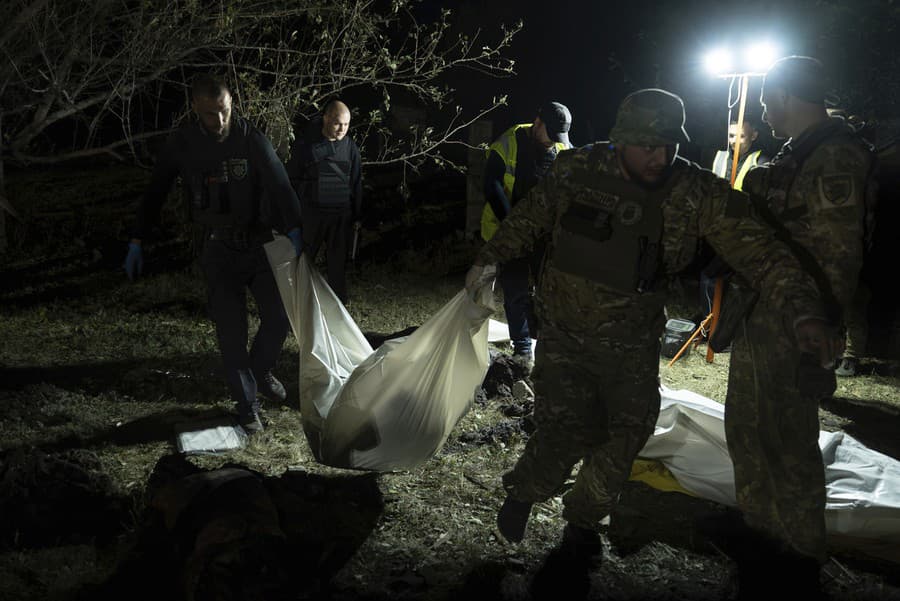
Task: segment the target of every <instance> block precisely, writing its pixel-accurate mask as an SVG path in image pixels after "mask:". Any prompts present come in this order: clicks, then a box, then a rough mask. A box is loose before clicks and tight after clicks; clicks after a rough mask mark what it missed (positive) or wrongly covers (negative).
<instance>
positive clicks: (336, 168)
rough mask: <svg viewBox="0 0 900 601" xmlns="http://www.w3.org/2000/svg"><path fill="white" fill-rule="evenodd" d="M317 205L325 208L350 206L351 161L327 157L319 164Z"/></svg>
mask: <svg viewBox="0 0 900 601" xmlns="http://www.w3.org/2000/svg"><path fill="white" fill-rule="evenodd" d="M316 169H317V172H318V179H317V181H318V184H317V186H318V189H317V193H316V196H315V198H316V204H317V205H319V206H323V207H335V208H337V207H346V206H349V205H350V161H345V160H334V157H327V158H325V159H322V160H321V161H319V162H318V163H317V166H316Z"/></svg>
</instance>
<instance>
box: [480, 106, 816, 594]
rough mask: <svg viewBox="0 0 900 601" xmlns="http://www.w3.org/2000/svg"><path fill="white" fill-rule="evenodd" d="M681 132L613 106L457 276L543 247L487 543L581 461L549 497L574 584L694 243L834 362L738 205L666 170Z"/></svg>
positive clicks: (634, 425)
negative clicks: (525, 369) (599, 135)
mask: <svg viewBox="0 0 900 601" xmlns="http://www.w3.org/2000/svg"><path fill="white" fill-rule="evenodd" d="M683 125H684V106H683V103H682V101H681V99H680V98H679V97H678V96H676V95H674V94H671V93H669V92H667V91H664V90H659V89H645V90H640V91H637V92H634V93H633V94H631V95H629V96H628V97H627V98H625V100H624V101H623V102H622V104H621V106H620V108H619V111H618V114H617V117H616V123H615V126H614V127H613V129H612V131H611V132H610V140H609V142H597V143H595V144H593V145H589V146H586V147H583V148H579V149H574V150H565V151H562V152H561V153H560V154H559V157H558V158H557V160H556V161H555V162H554V164H553V167H552V168H551V170H550V172H549V174H548V175H547V176H546V177H545V178H544V179H543V180H542V181H541V182H540V183H539V184H538V185H537V186H536V187H535V188H533V189H532V191H531V192H530V193H529V194H528V195H527V196H526V197H525V198H524V199H523V200H522V201H521V202H520V203H519V204H517V205H516V206H515V207H514V208H513V210H512V211H511V212H510V214H509V216H508V217H507V218H506V219H505V220H504V221H503V222H502V223H501V224H500V228H499V229H498V231H497V233H496V235H495V236H494V237H493V238H492V239H491V240H490V241H488V242H487V243H486V244H485V245H484V246H483V247H482V249H481V250H480V251H479V253H478V256H477V258H476V260H475V263H474V265H473V266H472V268H471V269H470V270H469V273H468V274H467V276H466V287H467V288H468V289H470V290H472V289H475V288H477V287H479V286H481V285H485V284H486V283H487V282H489V281H490V279H489V275H488V274H490V273H491V269H489V267H490V266H491V265H492V264H496V263H502V262H503V261H506V260H507V259H509V258H511V257H517V256H521V255H523V254H525V253H526V252H528V251H529V250H531V245H532V244H534V241H535V240H539V239H541V238H542V237H543V235H544V234H550V241H549V243H548V246H547V254H546V258H545V261H544V265H543V268H542V273H541V276H540V278H539V281H540V287H539V289H538V291H537V294H536V306H535V309H536V312H537V315H538V317H539V318H540V319H541V323H542V324H543V326H542V335H541V343H540V344H539V345H537V349H536V356H535V366H534V371H533V373H532V378H533V381H534V384H535V391H536V401H535V408H534V420H535V422H536V425H537V429H536V431H535V432H534V433H533V434H532V435H531V437H530V438H529V440H528V443H527V445H526V448H525V450H524V452H523V454H522V456H521V457H520V458H519V460H518V462H517V463H516V465H515V467H514V468H513V469H512V470H511V471H510V472H508V473H507V474H505V475H504V477H503V483H504V488H505V489H506V492H507V498H506V500H505V501H504V503H503V506H502V507H501V509H500V512H499V514H498V527H499V529H500V532H501V533H502V534H503V536H504V537H506V538H507V539H508V540H511V541H515V542H518V541H520V540H521V539H522V538H523V536H524V533H525V526H526V523H527V521H528V517H529V514H530V511H531V508H532V504H533V503H535V502H539V501H543V500H546V499H547V498H549V497H551V496H553V495H554V494H557V493H558V491H559V489H560V487H561V486H562V484H563V483H564V482H565V480H566V478H567V477H568V476H569V475H570V473H571V470H572V468H573V467H574V466H575V464H576V463H577V462H578V461H580V460H583V463H582V466H581V469H580V471H579V473H578V476H577V479H576V481H575V485H574V487H573V488H572V489H571V490H570V491H569V492H567V493H566V494H565V496H564V497H563V502H564V511H563V517H564V518H565V520H566V521H567V522H568V524H567V526H566V529H565V532H564V535H563V542H562V544H561V546H560V550H568V551H567V554H566V558H565V561H564V562H562V563H563V565H566V566H567V569H569V570H572V569H578V570H579V576H581V575H584V578H583V579H580V581H581V582H582V583H584V582H585V581H586V580H587V578H586V575H587V574H588V572H589V569H590V565H591V564H592V563H594V561H596V559H597V558H598V557H599V556H598V553H599V551H600V548H601V545H600V538H599V534H598V530H599V527H600V521H601V519H603V518H604V517H605V516H607V515H608V514H609V513H610V511H611V509H612V508H613V505H614V503H615V502H616V499H617V497H618V495H619V492H620V489H621V487H622V486H623V484H624V483H625V481H626V480H627V478H628V476H629V474H630V471H631V465H632V462H633V460H634V459H635V457H636V456H637V454H638V452H639V451H640V449H641V448H642V447H643V446H644V444H645V443H646V441H647V438H648V437H649V436H650V434H651V433H652V432H653V428H654V424H655V423H656V419H657V416H658V413H659V404H660V396H659V351H660V335H661V334H662V331H663V328H664V325H665V320H666V316H665V312H664V308H665V304H666V300H667V285H666V284H667V280H669V279H671V278H673V277H675V276H677V274H678V273H679V272H680V271H681V270H683V269H684V268H686V267H687V266H688V265H689V263H690V262H691V261H692V260H693V259H694V258H695V255H696V253H697V250H698V246H699V242H700V239H701V238H705V239H706V240H707V241H708V242H709V243H710V244H711V245H712V247H713V248H714V249H715V250H716V251H717V252H718V253H719V254H721V256H722V257H723V259H725V260H726V261H727V262H728V263H729V264H730V265H731V266H732V267H733V268H734V269H735V270H736V271H738V272H739V273H742V274H744V275H745V276H746V278H747V279H748V280H749V281H750V282H752V283H753V285H754V287H756V288H757V289H762V290H767V291H770V292H771V296H772V297H773V298H777V299H779V300H780V303H779V310H780V311H782V312H783V314H784V315H786V316H789V321H787V322H785V323H786V327H785V331H784V332H783V333H782V335H783V336H784V337H785V338H787V339H789V340H791V341H792V342H793V344H794V345H796V346H799V347H801V348H805V349H808V350H814V351H815V352H820V351H821V356H822V361H823V362H827V361H833V359H834V352H833V350H832V349H831V348H830V347H829V340H828V339H827V338H826V328H825V322H824V321H823V320H824V317H825V315H824V308H823V306H822V303H821V301H820V299H819V295H818V292H817V290H816V286H815V283H814V281H813V280H812V279H811V278H810V277H809V276H808V275H806V274H805V273H804V272H803V270H802V269H801V267H800V265H799V263H798V262H797V260H796V259H795V258H794V256H793V255H792V254H791V252H790V250H789V249H788V248H786V247H785V246H784V245H782V244H780V243H778V242H777V241H775V240H774V239H773V236H772V233H771V231H770V230H768V229H767V228H765V227H764V226H762V225H761V224H760V223H759V222H757V221H756V220H754V219H753V218H752V217H751V216H750V212H749V202H748V197H747V196H746V195H745V194H744V193H742V192H739V191H736V190H732V189H731V188H730V186H729V185H728V182H727V181H725V180H722V179H721V178H718V177H716V176H715V175H714V174H713V173H712V172H711V171H709V170H706V169H701V168H700V167H699V166H697V165H696V164H693V163H689V162H688V161H686V160H684V159H681V158H680V157H678V156H677V151H678V145H679V144H680V143H683V142H688V141H689V138H688V136H687V133H686V132H685V130H684V126H683ZM792 325H793V327H792ZM548 561H549V558H548ZM581 570H583V571H581ZM570 584H571V583H570Z"/></svg>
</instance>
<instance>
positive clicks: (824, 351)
mask: <svg viewBox="0 0 900 601" xmlns="http://www.w3.org/2000/svg"><path fill="white" fill-rule="evenodd" d="M794 333H795V334H796V336H797V348H798V349H799V351H800V352H801V353H809V354H810V355H813V356H814V357H818V359H819V364H820V365H821V366H822V367H823V368H824V369H834V366H835V364H836V362H837V359H838V357H840V356H841V354H842V353H843V352H844V338H843V336H839V335H838V333H837V330H836V329H835V328H834V327H833V326H831V325H829V324H828V323H827V322H825V321H823V320H821V319H804V320H802V321H799V322H797V324H796V325H795V326H794Z"/></svg>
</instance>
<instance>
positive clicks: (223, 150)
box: [125, 75, 303, 432]
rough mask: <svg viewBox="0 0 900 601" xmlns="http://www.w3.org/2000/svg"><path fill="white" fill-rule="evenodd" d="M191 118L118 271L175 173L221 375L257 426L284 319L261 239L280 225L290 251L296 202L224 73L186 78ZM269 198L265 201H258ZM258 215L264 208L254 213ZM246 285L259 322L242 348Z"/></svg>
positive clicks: (155, 216)
mask: <svg viewBox="0 0 900 601" xmlns="http://www.w3.org/2000/svg"><path fill="white" fill-rule="evenodd" d="M191 96H192V103H191V108H192V109H193V112H194V115H195V117H196V118H194V119H190V120H187V121H186V122H184V123H183V124H182V125H181V127H179V128H178V130H177V131H176V132H175V133H174V134H172V136H171V137H170V138H169V140H168V142H167V144H166V146H165V148H164V149H163V151H162V153H161V154H160V156H159V160H158V162H157V164H156V167H155V168H154V170H153V177H152V180H151V183H150V186H149V188H148V189H147V191H146V193H145V194H144V197H143V199H142V200H141V203H140V207H139V209H138V213H137V223H136V225H135V228H134V231H133V234H132V240H131V242H130V244H129V245H128V246H129V250H128V255H127V256H126V259H125V271H126V273H127V274H128V277H129V278H131V279H134V278H135V277H137V276H138V275H140V273H141V269H142V267H143V251H142V246H141V243H142V241H143V240H144V239H146V238H147V236H148V234H149V233H150V231H151V229H152V227H153V225H154V224H155V223H156V222H157V221H158V220H159V215H160V210H161V208H162V205H163V202H164V201H165V199H166V196H167V195H168V192H169V190H170V188H171V187H172V183H173V182H174V181H175V178H176V177H178V176H180V177H181V180H182V182H183V184H184V186H185V192H186V195H187V198H188V203H189V205H190V213H191V219H192V221H193V222H194V223H195V224H197V225H199V226H201V227H202V229H203V231H204V245H203V250H202V254H201V256H200V264H201V266H202V267H203V271H204V274H205V276H206V283H207V289H208V300H209V313H210V317H211V318H212V320H213V321H214V322H215V324H216V334H217V336H218V340H219V350H220V352H221V354H222V360H223V363H224V368H225V380H226V382H227V383H228V388H229V391H230V393H231V396H232V399H233V400H234V401H235V404H236V406H237V411H238V416H239V419H240V423H241V425H242V426H243V427H244V429H245V430H247V431H248V432H257V431H259V430H262V429H263V424H262V421H261V420H260V416H259V410H260V405H259V400H258V399H257V397H256V395H257V393H259V394H262V395H263V396H265V397H267V398H269V399H271V400H274V401H276V402H283V401H284V400H285V398H286V393H285V389H284V386H283V385H282V384H281V383H280V382H279V381H278V380H277V379H276V378H275V376H274V375H272V372H271V370H272V367H273V366H274V365H275V362H276V360H277V358H278V354H279V353H280V352H281V347H282V345H283V344H284V340H285V338H286V337H287V333H288V328H289V327H290V324H289V322H288V318H287V314H286V313H285V310H284V305H283V304H282V302H281V297H280V295H279V293H278V286H277V284H276V283H275V277H274V275H273V273H272V269H271V267H270V265H269V261H268V258H267V257H266V252H265V249H264V248H263V244H265V243H266V242H269V241H271V240H272V239H273V233H272V232H273V227H274V226H276V224H275V223H270V222H267V221H266V220H267V219H271V221H276V220H277V221H278V222H279V223H278V224H277V225H278V227H279V229H282V230H284V231H286V233H287V235H288V237H290V239H291V241H292V242H293V244H294V248H295V250H296V252H297V255H298V256H299V255H300V253H301V251H302V248H303V247H302V240H301V237H300V205H299V203H298V202H297V197H296V195H295V194H294V191H293V189H292V188H291V185H290V181H289V180H288V177H287V174H286V173H285V170H284V165H283V164H282V162H281V160H280V159H279V158H278V156H277V155H276V154H275V150H274V148H273V147H272V144H271V143H270V142H269V140H267V139H266V137H265V136H264V135H263V134H262V133H261V132H260V131H259V130H258V129H256V128H255V127H253V126H252V125H250V123H248V122H247V121H246V120H245V119H243V118H241V117H238V116H236V115H233V114H232V109H231V91H230V90H229V88H228V86H227V85H226V84H225V82H224V81H222V80H220V79H218V78H216V77H213V76H210V75H201V76H199V77H197V78H196V79H195V80H194V81H193V83H192V85H191ZM267 202H271V203H272V206H271V207H270V206H266V203H267ZM264 215H268V216H269V217H264ZM247 288H249V289H250V292H251V294H253V297H254V299H255V300H256V305H257V307H258V309H259V317H260V325H259V330H258V331H257V333H256V336H255V337H254V339H253V344H252V345H251V348H250V350H249V352H248V350H247V338H248V335H249V332H248V324H247V293H246V290H247Z"/></svg>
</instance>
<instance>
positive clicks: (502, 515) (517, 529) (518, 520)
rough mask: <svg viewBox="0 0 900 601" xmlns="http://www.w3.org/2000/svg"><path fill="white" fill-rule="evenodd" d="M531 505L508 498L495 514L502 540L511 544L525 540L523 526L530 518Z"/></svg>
mask: <svg viewBox="0 0 900 601" xmlns="http://www.w3.org/2000/svg"><path fill="white" fill-rule="evenodd" d="M531 506H532V503H529V502H528V501H517V500H515V499H513V498H512V497H510V496H508V495H507V497H506V499H505V500H504V501H503V505H502V506H501V507H500V511H498V512H497V528H498V529H499V530H500V534H502V535H503V538H505V539H506V540H508V541H509V542H511V543H518V542H522V539H523V538H525V526H526V525H527V524H528V518H529V517H530V516H531Z"/></svg>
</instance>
